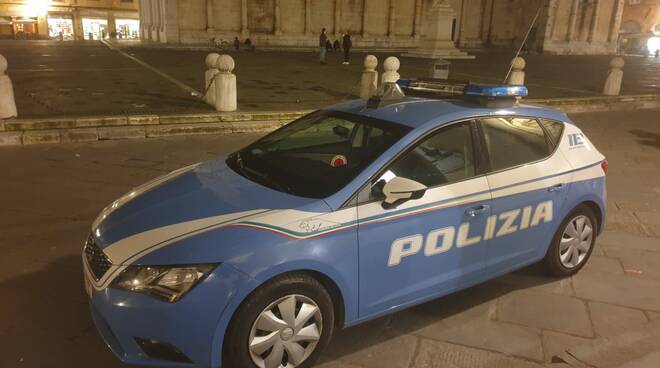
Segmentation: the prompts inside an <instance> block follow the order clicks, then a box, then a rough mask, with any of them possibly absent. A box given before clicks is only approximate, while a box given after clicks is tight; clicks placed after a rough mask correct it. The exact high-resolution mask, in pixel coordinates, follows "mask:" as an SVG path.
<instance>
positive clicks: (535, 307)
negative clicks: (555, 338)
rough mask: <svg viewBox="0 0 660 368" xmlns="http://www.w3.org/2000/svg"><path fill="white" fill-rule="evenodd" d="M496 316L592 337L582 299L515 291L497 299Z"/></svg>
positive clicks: (513, 321) (528, 324)
mask: <svg viewBox="0 0 660 368" xmlns="http://www.w3.org/2000/svg"><path fill="white" fill-rule="evenodd" d="M498 318H499V319H500V320H502V321H507V322H512V323H516V324H519V325H523V326H532V327H536V328H539V329H547V330H551V331H558V332H564V333H568V334H572V335H577V336H583V337H593V336H594V333H593V329H592V327H591V321H590V320H589V312H588V310H587V307H586V305H585V304H584V302H583V301H581V300H579V299H575V298H571V297H566V296H561V295H554V294H545V293H539V292H536V291H527V290H518V291H515V292H512V293H509V294H507V295H506V296H504V297H503V298H501V299H500V301H499V308H498Z"/></svg>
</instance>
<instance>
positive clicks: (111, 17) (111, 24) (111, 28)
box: [108, 11, 117, 38]
mask: <svg viewBox="0 0 660 368" xmlns="http://www.w3.org/2000/svg"><path fill="white" fill-rule="evenodd" d="M108 33H109V35H108V36H109V37H110V38H116V37H117V23H115V13H113V12H111V11H109V12H108ZM113 34H114V37H113Z"/></svg>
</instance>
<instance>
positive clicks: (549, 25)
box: [543, 0, 558, 43]
mask: <svg viewBox="0 0 660 368" xmlns="http://www.w3.org/2000/svg"><path fill="white" fill-rule="evenodd" d="M557 6H558V4H557V0H550V1H549V3H548V13H547V14H546V16H545V22H546V23H545V32H544V33H543V42H544V43H545V41H546V40H548V41H550V40H552V35H553V33H554V31H555V22H556V21H557V16H556V14H557Z"/></svg>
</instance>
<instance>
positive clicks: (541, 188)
mask: <svg viewBox="0 0 660 368" xmlns="http://www.w3.org/2000/svg"><path fill="white" fill-rule="evenodd" d="M479 126H480V130H481V132H482V136H483V144H484V146H485V147H486V152H487V154H488V164H489V165H490V173H489V174H488V176H487V179H488V184H489V186H490V188H491V194H492V198H493V199H492V213H493V214H492V216H491V218H489V226H488V231H487V232H489V233H490V236H489V237H491V240H490V241H489V244H488V254H487V260H486V267H487V268H488V271H489V272H491V271H492V272H494V273H503V272H507V271H509V270H512V269H516V268H519V267H521V266H523V265H525V264H529V263H531V262H534V261H536V260H538V259H540V258H542V257H543V256H544V255H545V251H546V249H547V247H548V245H549V244H550V241H551V239H552V236H553V235H554V232H555V230H556V228H557V226H558V225H559V223H560V222H561V221H562V218H561V217H562V214H563V213H564V211H563V210H562V208H563V206H564V202H565V199H566V190H567V185H568V182H569V178H570V174H566V173H568V172H570V170H571V167H570V165H569V164H568V162H567V161H566V159H565V158H564V157H563V155H562V154H561V153H560V152H556V149H555V145H556V144H555V143H554V140H553V139H552V137H551V135H549V134H548V133H547V131H546V130H545V129H544V128H543V127H542V126H541V125H540V123H539V122H538V121H537V120H536V119H534V118H527V117H488V118H482V119H479Z"/></svg>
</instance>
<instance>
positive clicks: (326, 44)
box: [325, 40, 332, 52]
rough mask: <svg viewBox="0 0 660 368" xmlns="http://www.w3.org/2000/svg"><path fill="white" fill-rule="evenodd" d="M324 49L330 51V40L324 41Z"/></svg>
mask: <svg viewBox="0 0 660 368" xmlns="http://www.w3.org/2000/svg"><path fill="white" fill-rule="evenodd" d="M325 50H326V51H328V52H332V44H331V43H330V40H327V41H325Z"/></svg>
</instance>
